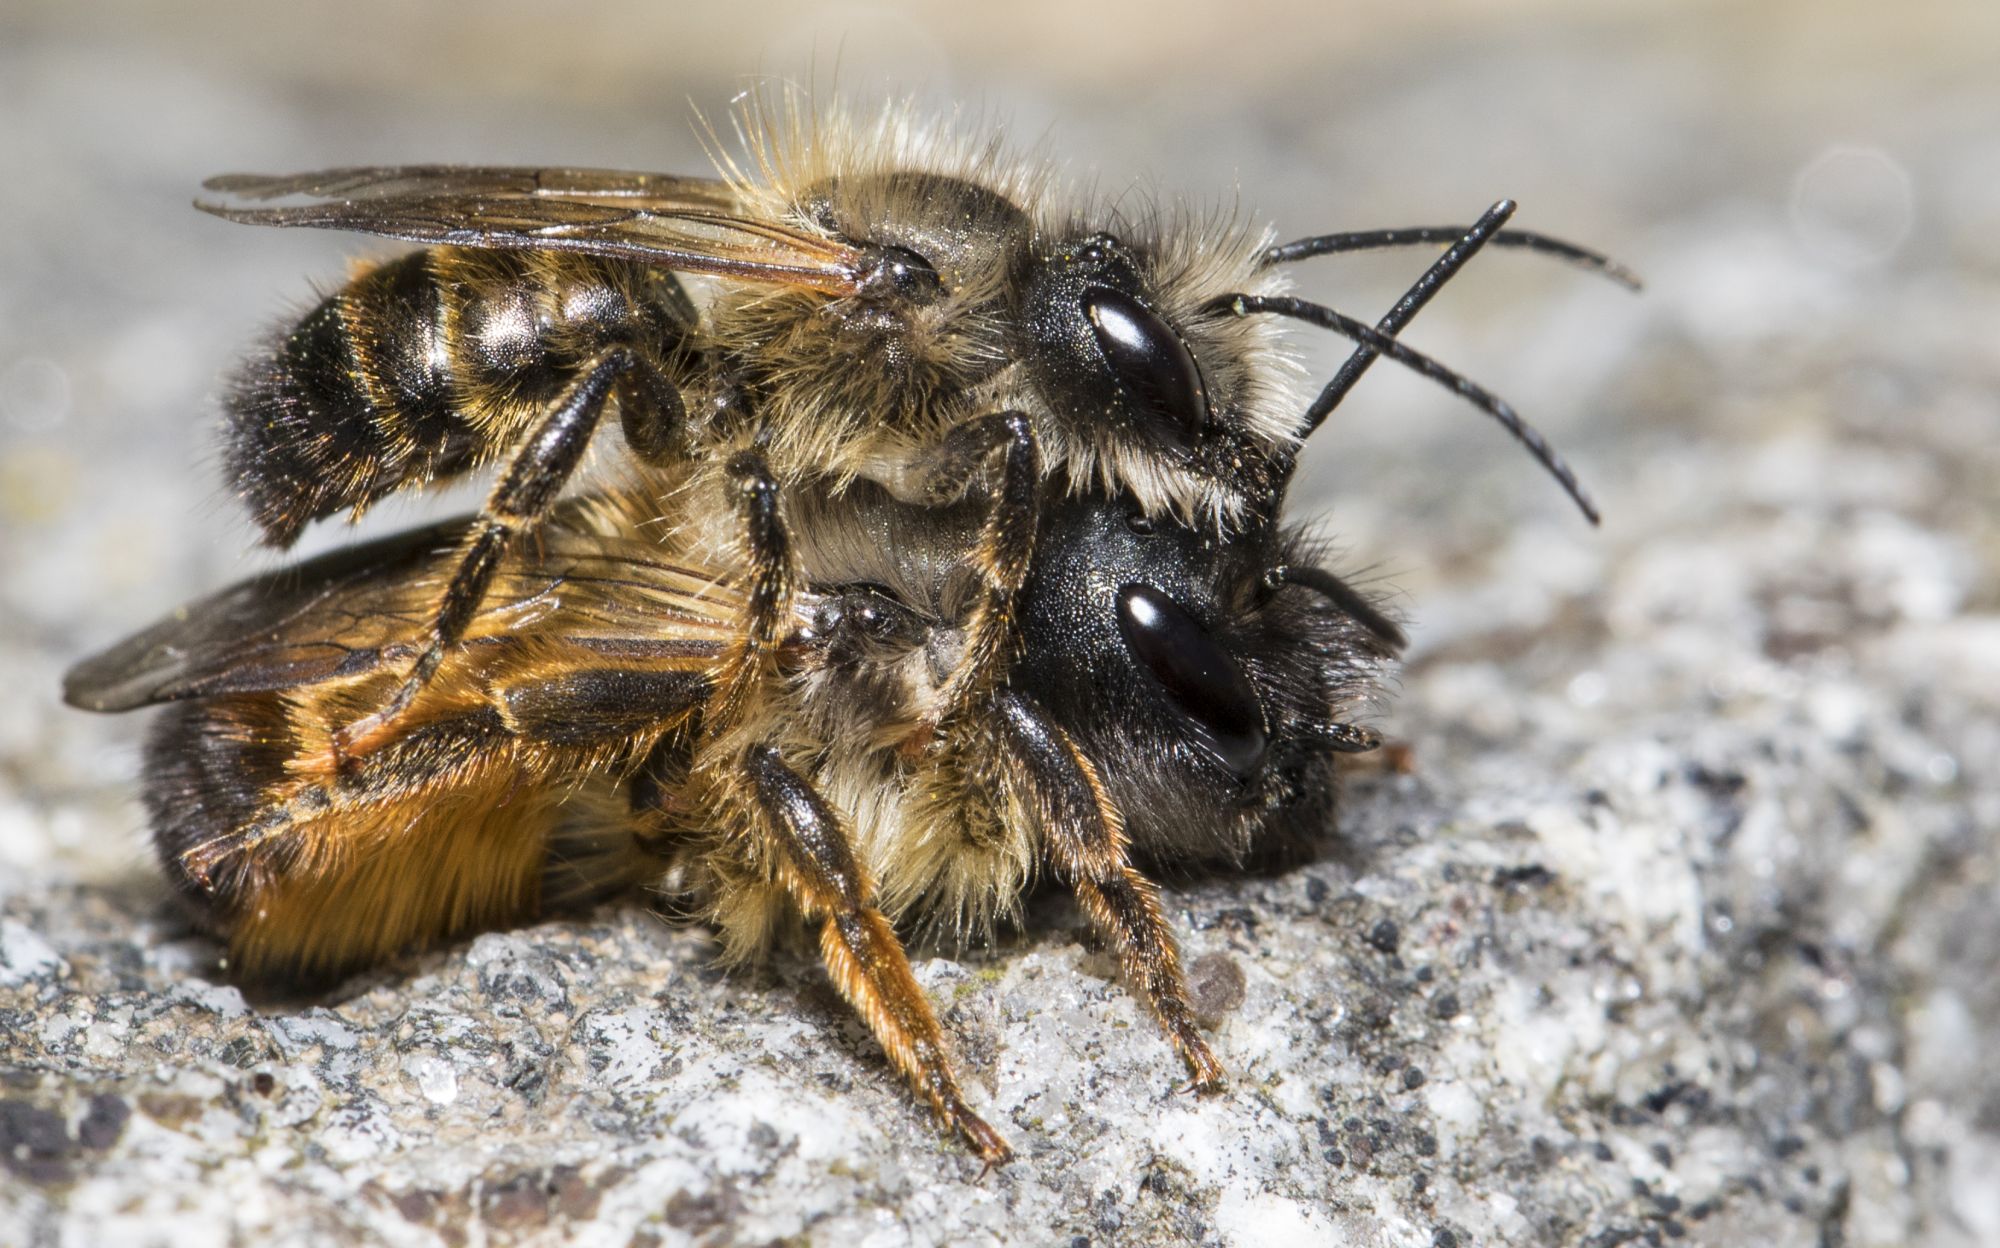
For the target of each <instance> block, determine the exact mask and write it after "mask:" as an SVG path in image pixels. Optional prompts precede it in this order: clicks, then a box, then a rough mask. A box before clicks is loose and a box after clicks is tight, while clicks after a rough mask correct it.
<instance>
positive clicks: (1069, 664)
mask: <svg viewBox="0 0 2000 1248" xmlns="http://www.w3.org/2000/svg"><path fill="white" fill-rule="evenodd" d="M1021 618H1022V639H1023V647H1022V651H1021V655H1020V657H1019V658H1018V659H1017V660H1016V662H1015V664H1014V666H1013V668H1012V669H1011V672H1010V675H1009V678H1008V684H1009V686H1010V687H1012V688H1014V689H1016V690H1018V691H1020V692H1022V693H1025V694H1027V695H1028V696H1030V697H1031V698H1033V699H1034V700H1035V701H1036V702H1037V703H1039V704H1040V705H1042V706H1043V707H1044V708H1045V709H1046V710H1047V711H1048V713H1049V716H1050V718H1051V719H1052V720H1053V721H1054V722H1056V723H1059V724H1062V725H1064V726H1065V728H1066V729H1068V730H1069V731H1070V732H1072V733H1073V734H1074V735H1075V736H1076V738H1077V741H1078V744H1079V745H1080V746H1081V747H1082V748H1083V749H1084V751H1085V752H1086V753H1088V754H1089V755H1090V756H1091V757H1092V758H1093V759H1094V760H1095V761H1096V763H1097V768H1098V771H1099V773H1100V775H1101V776H1102V777H1103V779H1104V781H1105V783H1106V785H1107V786H1108V787H1109V788H1110V790H1111V794H1112V796H1113V798H1114V799H1115V800H1116V801H1117V803H1118V805H1119V807H1120V809H1121V810H1122V812H1123V813H1124V816H1125V820H1126V828H1127V831H1128V834H1129V835H1130V836H1131V838H1132V840H1133V843H1134V845H1135V846H1137V847H1138V848H1139V849H1140V850H1141V851H1143V852H1144V853H1146V854H1147V855H1148V856H1150V857H1153V858H1155V859H1167V860H1187V859H1218V858H1221V859H1241V858H1243V857H1244V856H1246V855H1249V854H1252V853H1254V852H1257V851H1259V850H1261V849H1262V848H1264V847H1266V846H1268V845H1269V844H1270V843H1272V842H1274V841H1284V840H1295V839H1300V838H1304V837H1308V836H1311V835H1313V834H1314V833H1315V832H1316V831H1319V830H1322V829H1324V828H1325V827H1326V826H1328V819H1327V817H1328V815H1329V813H1330V810H1329V806H1330V803H1331V801H1332V794H1333V756H1334V755H1335V754H1336V753H1339V752H1342V751H1343V750H1352V749H1355V748H1364V747H1363V746H1362V745H1360V744H1359V743H1361V742H1365V741H1366V740H1367V739H1368V738H1367V734H1366V733H1365V732H1363V731H1361V730H1358V729H1355V728H1353V727H1352V726H1351V724H1350V722H1349V721H1350V718H1351V717H1352V716H1353V715H1354V714H1356V713H1358V712H1360V711H1363V710H1364V709H1366V707H1367V705H1368V703H1369V702H1370V700H1371V699H1372V697H1373V695H1374V694H1375V692H1376V688H1377V683H1378V680H1379V677H1380V675H1381V672H1382V670H1383V668H1384V667H1385V665H1386V664H1387V662H1388V660H1389V659H1390V658H1391V657H1392V656H1393V655H1394V653H1395V652H1396V651H1397V650H1398V649H1399V648H1400V645H1401V642H1402V636H1401V633H1400V632H1399V631H1398V630H1397V629H1396V627H1395V625H1394V624H1392V623H1390V622H1389V621H1388V620H1386V619H1385V618H1384V617H1383V616H1382V615H1381V614H1380V612H1379V611H1377V610H1376V609H1375V608H1374V607H1373V606H1372V605H1371V604H1369V603H1368V602H1367V600H1366V599H1365V598H1363V597H1362V596H1361V595H1359V594H1358V593H1356V592H1355V591H1353V590H1352V589H1350V588H1349V587H1347V586H1346V585H1345V584H1344V583H1342V582H1340V581H1338V580H1336V579H1335V578H1333V577H1332V576H1331V575H1330V574H1328V573H1326V572H1324V571H1323V570H1320V569H1318V568H1316V567H1314V566H1313V565H1312V564H1311V560H1310V557H1309V555H1308V553H1307V552H1306V551H1305V550H1304V549H1303V542H1302V541H1301V539H1300V538H1299V537H1298V535H1297V534H1296V533H1294V532H1290V531H1286V530H1283V529H1280V528H1278V527H1277V526H1275V525H1260V526H1255V527H1252V528H1249V529H1246V530H1243V531H1240V532H1237V533H1233V534H1229V535H1226V536H1224V535H1218V534H1217V533H1215V532H1214V531H1212V530H1211V529H1208V528H1206V527H1200V526H1188V525H1182V524H1179V523H1176V522H1172V521H1161V520H1150V519H1147V518H1145V517H1144V514H1143V512H1142V511H1141V510H1140V509H1139V507H1138V506H1137V504H1136V503H1135V502H1134V501H1133V500H1131V499H1129V498H1105V497H1102V496H1087V497H1083V498H1078V499H1071V500H1067V501H1065V502H1062V503H1059V504H1057V505H1056V506H1054V507H1053V508H1052V510H1051V511H1050V512H1049V514H1048V515H1047V516H1045V518H1044V527H1043V530H1042V536H1041V541H1040V544H1039V553H1038V556H1037V562H1036V569H1035V572H1034V575H1033V576H1032V577H1031V579H1030V581H1029V584H1028V587H1027V589H1026V592H1025V594H1024V597H1023V602H1022V617H1021Z"/></svg>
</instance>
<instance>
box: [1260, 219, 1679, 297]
mask: <svg viewBox="0 0 2000 1248" xmlns="http://www.w3.org/2000/svg"><path fill="white" fill-rule="evenodd" d="M1466 233H1467V229H1466V227H1465V226H1462V225H1410V226H1404V227H1402V228H1401V229H1393V230H1347V231H1344V232H1342V233H1339V234H1316V235H1314V236H1313V237H1311V238H1301V239H1296V240H1294V241H1292V242H1289V243H1279V244H1278V245H1277V246H1276V247H1267V248H1265V249H1264V254H1263V255H1261V256H1259V257H1257V267H1259V268H1269V267H1270V266H1272V265H1274V264H1291V263H1292V262H1293V261H1296V260H1310V259H1312V258H1313V257H1314V256H1330V255H1334V254H1337V253H1340V252H1348V251H1379V250H1381V249H1383V248H1387V247H1414V246H1417V245H1419V244H1421V243H1451V242H1456V241H1457V240H1459V239H1460V238H1463V237H1464V236H1465V235H1466ZM1491 242H1492V243H1493V245H1494V246H1495V247H1518V248H1520V249H1521V250H1523V251H1533V252H1539V253H1541V254H1542V255H1545V256H1554V257H1555V258H1556V259H1558V260H1563V261H1567V262H1568V263H1570V264H1573V265H1576V266H1577V267H1578V268H1581V269H1587V270H1589V271H1590V272H1592V273H1598V274H1601V275H1603V276H1604V277H1607V278H1610V279H1611V280H1612V281H1614V282H1617V283H1618V284H1619V285H1620V286H1623V287H1625V288H1626V289H1628V290H1638V289H1640V288H1641V287H1642V286H1643V285H1644V283H1643V282H1641V281H1640V280H1639V275H1638V274H1637V273H1634V272H1633V271H1632V270H1631V269H1629V268H1627V267H1625V266H1624V265H1622V264H1620V263H1618V262H1617V261H1616V260H1613V259H1612V258H1611V257H1609V256H1607V255H1604V254H1603V253H1601V252H1595V251H1592V250H1590V248H1588V247H1579V246H1577V245H1576V244H1575V243H1570V242H1564V241H1563V240H1562V239H1560V238H1551V237H1550V236H1549V235H1547V234H1537V233H1535V232H1533V231H1532V230H1502V231H1500V233H1498V234H1496V235H1494V236H1493V238H1492V240H1491Z"/></svg>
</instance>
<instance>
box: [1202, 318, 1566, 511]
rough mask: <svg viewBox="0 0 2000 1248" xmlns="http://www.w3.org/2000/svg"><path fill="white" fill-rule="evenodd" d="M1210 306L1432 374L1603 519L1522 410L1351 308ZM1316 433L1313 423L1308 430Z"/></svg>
mask: <svg viewBox="0 0 2000 1248" xmlns="http://www.w3.org/2000/svg"><path fill="white" fill-rule="evenodd" d="M1208 307H1209V309H1210V310H1213V311H1221V312H1226V313H1228V314H1230V315H1232V316H1258V315H1270V316H1289V317H1292V318H1293V319H1295V320H1301V321H1305V322H1307V323H1308V324H1312V325H1317V326H1319V327H1320V328H1321V329H1328V330H1332V331H1333V332H1334V333H1336V334H1339V335H1341V336H1342V337H1344V338H1348V339H1351V340H1352V341H1354V342H1356V343H1359V344H1360V345H1362V346H1364V347H1367V348H1369V349H1370V350H1372V351H1374V352H1375V353H1376V354H1377V355H1383V356H1387V357H1388V358H1390V359H1392V360H1394V361H1396V362H1397V363H1398V364H1401V365H1402V366H1403V367H1405V368H1407V369H1409V370H1411V371H1412V372H1415V373H1417V374H1419V375H1421V376H1424V377H1428V378H1429V379H1430V380H1432V381H1434V382H1436V383H1438V384H1439V385H1441V386H1443V387H1444V388H1445V389H1447V390H1450V391H1451V392H1452V393H1454V394H1456V395H1458V396H1459V397H1461V398H1463V399H1465V400H1466V401H1467V402H1469V403H1471V404H1472V405H1473V406H1474V407H1477V408H1478V409H1479V410H1481V411H1483V412H1485V413H1486V414H1487V415H1489V416H1491V417H1493V419H1495V420H1497V421H1499V422H1500V424H1501V427H1502V428H1504V429H1506V430H1507V432H1508V433H1511V434H1513V435H1514V437H1515V439H1516V440H1517V441H1519V442H1520V443H1521V445H1523V446H1525V447H1527V448H1528V453H1529V454H1531V455H1533V456H1534V457H1535V458H1536V459H1537V460H1538V461H1540V463H1541V465H1542V467H1544V468H1546V469H1548V472H1549V475H1550V476H1552V477H1554V478H1555V479H1556V482H1557V483H1558V484H1560V485H1561V486H1562V487H1563V490H1564V492H1566V493H1567V494H1568V495H1569V496H1570V499H1571V501H1573V502H1574V503H1575V504H1576V505H1577V509H1578V510H1580V511H1582V512H1583V514H1584V517H1585V518H1586V519H1588V520H1589V521H1590V522H1591V523H1592V524H1597V523H1599V522H1600V516H1599V515H1598V511H1597V506H1596V504H1594V503H1592V502H1591V501H1590V495H1589V494H1587V493H1585V492H1584V488H1583V485H1582V483H1581V482H1579V481H1578V480H1577V479H1576V473H1575V472H1574V471H1572V470H1571V469H1570V466H1569V465H1568V464H1567V463H1565V462H1563V458H1562V456H1560V455H1558V454H1556V452H1555V448H1554V447H1551V446H1550V445H1549V444H1548V440H1547V439H1545V438H1544V437H1542V435H1541V434H1540V433H1539V432H1537V431H1536V429H1535V427H1534V426H1533V425H1530V424H1529V423H1528V422H1527V421H1525V420H1523V419H1522V418H1521V415H1520V413H1518V412H1516V411H1515V410H1514V408H1513V406H1512V405H1511V404H1509V403H1508V402H1507V401H1506V400H1505V399H1503V398H1501V397H1500V396H1499V395H1497V394H1494V393H1493V392H1492V391H1490V390H1488V389H1486V388H1485V387H1484V386H1481V385H1479V384H1478V383H1477V382H1475V381H1473V380H1472V379H1471V378H1469V377H1466V376H1464V375H1463V374H1461V373H1458V372H1456V371H1454V370H1452V369H1450V368H1447V367H1445V366H1444V365H1443V364H1440V363H1438V362H1437V361H1436V360H1434V359H1432V358H1431V357H1430V356H1428V355H1425V354H1424V353H1423V352H1421V351H1417V350H1414V349H1412V348H1410V347H1406V346H1404V345H1403V344H1402V343H1401V342H1398V341H1397V340H1396V339H1395V338H1393V337H1390V336H1389V335H1387V334H1384V333H1383V332H1381V331H1380V330H1378V329H1374V328H1371V327H1370V326H1368V325H1365V324H1363V323H1362V322H1360V321H1357V320H1355V319H1354V318H1353V317H1351V316H1349V315H1347V314H1346V313H1345V312H1336V311H1335V310H1334V309H1332V308H1329V307H1327V306H1325V305H1324V304H1318V303H1313V302H1311V301H1310V300H1306V299H1295V298H1292V297H1290V296H1284V295H1246V294H1231V295H1222V296H1219V297H1218V298H1216V299H1215V300H1213V301H1212V302H1211V303H1210V304H1209V305H1208ZM1336 380H1338V379H1337V378H1336ZM1337 398H1338V396H1336V399H1337ZM1318 406H1319V404H1317V403H1315V404H1314V407H1315V408H1317V407H1318ZM1329 410H1331V409H1330V407H1329ZM1324 415H1325V413H1324V412H1322V413H1320V418H1321V419H1324ZM1311 431H1312V428H1311V426H1310V425H1309V426H1308V428H1307V429H1306V432H1308V433H1310V432H1311Z"/></svg>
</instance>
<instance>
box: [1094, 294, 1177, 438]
mask: <svg viewBox="0 0 2000 1248" xmlns="http://www.w3.org/2000/svg"><path fill="white" fill-rule="evenodd" d="M1083 314H1084V315H1085V316H1086V317H1088V318H1089V319H1090V328H1091V330H1092V332H1093V333H1095V334H1096V336H1097V346H1098V349H1099V350H1101V351H1102V352H1103V353H1104V362H1105V363H1106V364H1108V365H1109V366H1110V368H1111V372H1112V375H1113V376H1115V377H1117V378H1118V382H1119V384H1120V385H1122V386H1123V387H1124V388H1125V391H1126V393H1127V394H1129V395H1130V396H1131V397H1132V399H1133V401H1135V402H1136V403H1137V404H1138V405H1139V407H1140V409H1141V410H1142V411H1144V412H1145V413H1146V414H1147V415H1149V416H1151V417H1153V418H1154V419H1155V420H1157V421H1159V422H1160V425H1161V427H1162V429H1163V431H1164V432H1166V433H1167V434H1168V435H1169V436H1171V437H1172V438H1174V439H1175V440H1176V441H1178V442H1180V443H1181V444H1182V445H1184V446H1191V445H1193V444H1194V442H1195V441H1196V440H1197V439H1198V438H1199V437H1200V436H1201V431H1202V427H1203V426H1204V425H1206V424H1207V423H1208V387H1207V386H1205V385H1204V384H1203V383H1202V380H1201V369H1200V367H1199V366H1198V365H1196V364H1195V360H1194V353H1193V352H1191V351H1189V350H1188V348H1187V343H1185V342H1183V341H1181V336H1180V335H1179V334H1177V333H1175V332H1174V327H1173V326H1171V325H1169V324H1167V323H1166V322H1165V321H1163V320H1161V319H1160V318H1159V317H1158V316H1155V315H1154V314H1153V313H1152V311H1151V310H1149V309H1148V308H1147V307H1146V305H1145V304H1142V303H1140V302H1139V301H1138V300H1137V299H1134V298H1133V297H1132V296H1130V295H1128V294H1126V293H1125V292H1123V291H1120V290H1113V289H1112V288H1111V287H1109V286H1090V287H1086V288H1085V289H1084V292H1083Z"/></svg>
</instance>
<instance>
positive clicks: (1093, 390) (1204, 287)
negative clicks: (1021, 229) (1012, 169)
mask: <svg viewBox="0 0 2000 1248" xmlns="http://www.w3.org/2000/svg"><path fill="white" fill-rule="evenodd" d="M1177 238H1178V241H1179V242H1180V243H1181V244H1182V246H1181V247H1179V248H1178V249H1177V248H1173V247H1167V246H1162V245H1159V244H1145V245H1142V244H1135V243H1129V242H1127V241H1125V240H1124V239H1121V238H1120V237H1118V236H1117V235H1115V234H1112V233H1109V232H1106V231H1103V230H1096V231H1091V232H1076V233H1067V234H1064V235H1062V236H1059V237H1056V238H1054V239H1053V240H1052V241H1047V242H1045V243H1043V244H1042V245H1041V246H1039V247H1038V248H1036V250H1035V252H1034V254H1033V255H1032V256H1031V258H1030V259H1029V261H1028V264H1027V268H1026V269H1025V271H1024V272H1023V274H1022V276H1021V277H1020V279H1019V281H1018V282H1017V284H1016V292H1017V298H1018V304H1017V307H1016V309H1015V320H1016V332H1017V334H1018V337H1019V341H1018V343H1017V345H1016V348H1015V350H1016V353H1017V354H1018V356H1019V357H1020V359H1021V361H1022V364H1023V371H1024V373H1025V375H1026V379H1027V381H1028V383H1029V385H1030V386H1031V387H1032V389H1033V391H1034V395H1035V398H1036V399H1038V400H1039V403H1038V404H1037V405H1036V406H1037V407H1038V409H1039V410H1042V411H1044V412H1045V413H1046V416H1045V417H1044V418H1043V419H1042V420H1041V421H1040V422H1039V428H1040V431H1041V433H1042V436H1043V439H1044V441H1045V442H1047V443H1048V444H1050V447H1051V452H1050V458H1051V459H1052V460H1053V461H1056V462H1059V463H1062V464H1064V465H1065V466H1066V467H1067V470H1068V478H1069V481H1068V483H1069V485H1070V487H1071V489H1072V491H1073V492H1079V493H1080V492H1084V491H1092V490H1101V491H1108V492H1113V493H1129V494H1130V495H1132V497H1133V498H1134V499H1135V500H1136V501H1137V502H1138V504H1139V505H1140V507H1141V508H1142V509H1143V510H1144V511H1145V513H1146V514H1147V515H1148V516H1163V515H1172V516H1176V517H1178V518H1180V519H1181V520H1183V521H1187V522H1189V523H1197V524H1203V525H1206V526H1208V527H1219V528H1227V527H1229V526H1230V525H1232V524H1233V523H1235V522H1238V521H1241V520H1243V519H1244V518H1245V517H1246V515H1248V514H1249V513H1252V512H1257V511H1267V510H1269V509H1270V506H1271V504H1272V503H1273V501H1274V500H1275V499H1276V497H1277V495H1278V493H1279V492H1280V490H1281V488H1282V481H1281V480H1279V478H1278V477H1277V476H1276V475H1275V474H1274V472H1273V471H1272V469H1274V468H1275V467H1276V466H1277V465H1278V464H1279V463H1287V462H1289V461H1288V459H1287V457H1286V455H1285V454H1284V452H1285V451H1287V450H1288V449H1289V447H1290V438H1291V428H1292V425H1293V424H1294V423H1295V421H1294V420H1293V419H1292V417H1291V416H1289V415H1288V414H1287V408H1286V405H1285V403H1284V402H1282V396H1281V395H1280V394H1279V393H1278V391H1279V390H1280V389H1281V387H1278V386H1277V385H1276V384H1275V377H1276V374H1277V373H1278V372H1279V369H1278V367H1277V359H1278V353H1277V346H1276V342H1275V340H1274V339H1273V337H1272V336H1271V335H1270V334H1269V333H1268V331H1267V330H1266V329H1264V328H1263V327H1260V326H1256V325H1250V324H1246V323H1245V322H1243V321H1242V320H1241V319H1240V318H1234V317H1230V316H1227V315H1219V314H1218V313H1217V311H1216V310H1215V308H1214V307H1212V306H1211V300H1210V297H1211V296H1212V295H1213V293H1214V292H1215V291H1216V290H1219V289H1224V288H1226V283H1227V282H1230V281H1243V280H1247V279H1248V277H1249V274H1248V273H1247V271H1238V269H1239V267H1240V266H1236V265H1234V264H1232V262H1231V259H1230V257H1228V256H1227V255H1226V254H1225V253H1226V252H1227V250H1228V249H1227V248H1222V247H1218V246H1216V244H1215V241H1214V240H1213V239H1212V238H1210V237H1208V236H1207V235H1205V234H1202V233H1200V232H1193V231H1191V232H1189V233H1188V234H1186V235H1181V236H1177ZM1196 244H1200V245H1199V246H1197V245H1196ZM1183 253H1185V254H1183ZM1217 522H1220V523H1219V524H1218V523H1217Z"/></svg>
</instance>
